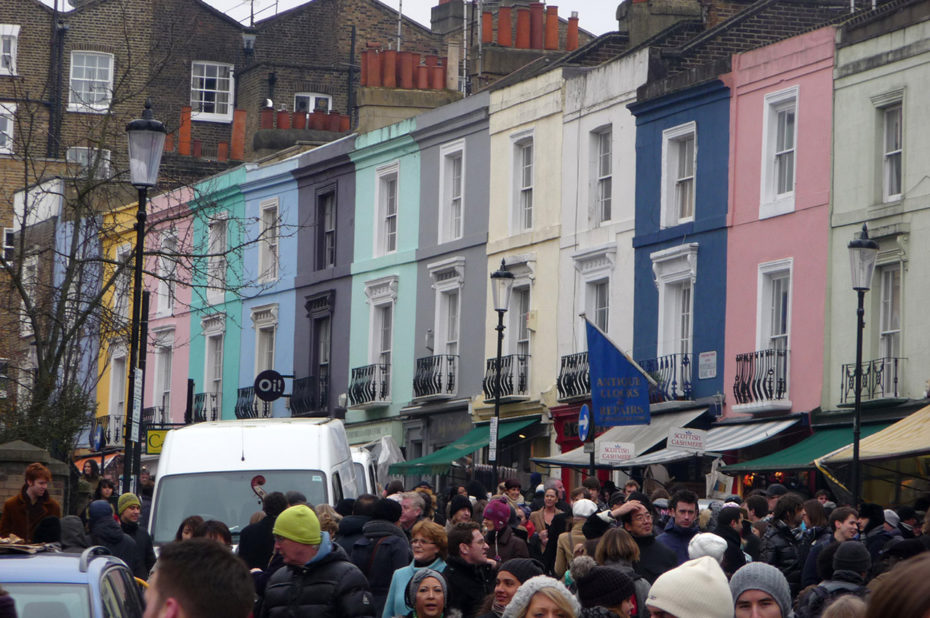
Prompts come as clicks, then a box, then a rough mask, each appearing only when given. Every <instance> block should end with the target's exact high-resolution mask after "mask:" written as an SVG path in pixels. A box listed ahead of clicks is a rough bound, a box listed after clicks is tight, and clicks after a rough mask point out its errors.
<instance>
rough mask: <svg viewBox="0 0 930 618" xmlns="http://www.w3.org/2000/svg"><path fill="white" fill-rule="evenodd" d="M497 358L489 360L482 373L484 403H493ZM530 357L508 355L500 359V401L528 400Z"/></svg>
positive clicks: (526, 355) (525, 355) (527, 355)
mask: <svg viewBox="0 0 930 618" xmlns="http://www.w3.org/2000/svg"><path fill="white" fill-rule="evenodd" d="M496 378H497V358H496V357H495V358H489V359H488V363H487V369H486V370H485V373H484V382H483V389H484V401H485V403H491V402H493V401H494V394H495V388H494V385H495V384H496V382H497V379H496ZM529 388H530V355H529V354H510V355H508V356H502V357H501V373H500V389H501V390H500V394H501V401H505V402H510V401H523V400H524V399H529Z"/></svg>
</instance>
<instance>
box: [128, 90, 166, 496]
mask: <svg viewBox="0 0 930 618" xmlns="http://www.w3.org/2000/svg"><path fill="white" fill-rule="evenodd" d="M126 134H127V135H128V137H129V182H130V183H131V184H132V186H134V187H135V188H136V189H137V190H138V191H139V208H138V210H137V211H136V227H135V229H136V248H135V252H134V253H135V256H134V259H135V263H134V270H133V287H132V321H131V326H130V333H129V389H128V390H129V394H128V396H127V397H126V402H127V408H126V422H125V423H124V428H123V429H124V432H125V435H124V437H123V442H124V444H125V450H124V456H123V461H124V463H123V492H124V493H125V492H129V491H132V479H133V476H134V475H135V474H136V473H137V471H138V469H139V467H140V465H139V462H140V459H141V455H142V452H141V447H140V444H139V423H140V421H141V415H142V372H141V370H140V368H139V365H140V359H139V355H140V348H141V347H142V346H141V345H140V342H139V323H140V322H141V319H142V258H143V251H144V249H145V219H146V213H145V204H146V199H147V197H148V189H149V187H154V186H155V184H156V183H157V182H158V168H159V166H160V165H161V155H162V153H163V152H164V147H165V135H166V134H167V131H166V130H165V125H163V124H162V123H160V122H159V121H157V120H155V117H154V114H153V113H152V102H151V101H148V100H147V101H146V102H145V109H144V110H143V112H142V118H139V119H136V120H133V121H132V122H130V123H129V124H127V125H126ZM143 354H144V352H143ZM137 382H138V385H137V384H136V383H137ZM137 400H138V401H137Z"/></svg>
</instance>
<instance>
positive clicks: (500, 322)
mask: <svg viewBox="0 0 930 618" xmlns="http://www.w3.org/2000/svg"><path fill="white" fill-rule="evenodd" d="M503 345H504V312H503V311H498V312H497V361H496V362H495V364H494V365H495V366H494V369H495V378H494V425H495V429H497V431H495V432H494V435H493V436H491V437H492V438H493V439H494V462H493V463H494V487H492V488H491V492H492V493H494V492H496V491H497V485H498V484H499V483H500V479H499V478H498V477H497V462H498V460H500V456H501V455H500V448H499V447H500V438H499V435H500V434H499V431H500V421H501V350H502V348H503Z"/></svg>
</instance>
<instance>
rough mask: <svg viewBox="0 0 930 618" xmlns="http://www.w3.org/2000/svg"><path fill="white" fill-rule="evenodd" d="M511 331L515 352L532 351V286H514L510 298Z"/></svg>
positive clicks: (527, 353) (524, 353)
mask: <svg viewBox="0 0 930 618" xmlns="http://www.w3.org/2000/svg"><path fill="white" fill-rule="evenodd" d="M508 313H510V328H509V330H510V333H511V350H512V353H513V354H518V355H529V353H530V328H529V326H530V323H529V319H530V286H529V285H521V286H516V285H515V286H514V288H513V292H512V294H511V298H510V311H509V312H508Z"/></svg>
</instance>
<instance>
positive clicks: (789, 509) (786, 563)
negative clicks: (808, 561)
mask: <svg viewBox="0 0 930 618" xmlns="http://www.w3.org/2000/svg"><path fill="white" fill-rule="evenodd" d="M803 513H804V505H803V501H802V500H801V497H800V496H798V495H797V494H785V495H783V496H782V497H781V498H779V499H778V502H776V503H775V510H774V511H772V525H771V526H769V528H768V530H766V531H765V535H764V536H763V537H762V553H761V555H760V559H761V560H762V562H766V563H768V564H771V565H772V566H774V567H776V568H777V569H778V570H779V571H781V572H782V573H783V574H784V576H785V579H787V580H788V585H789V586H790V587H791V596H792V597H794V596H797V594H798V592H799V591H800V590H801V570H802V569H803V567H804V565H803V564H801V539H802V538H803V535H802V533H801V529H800V528H799V527H798V526H800V525H801V517H802V515H803Z"/></svg>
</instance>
